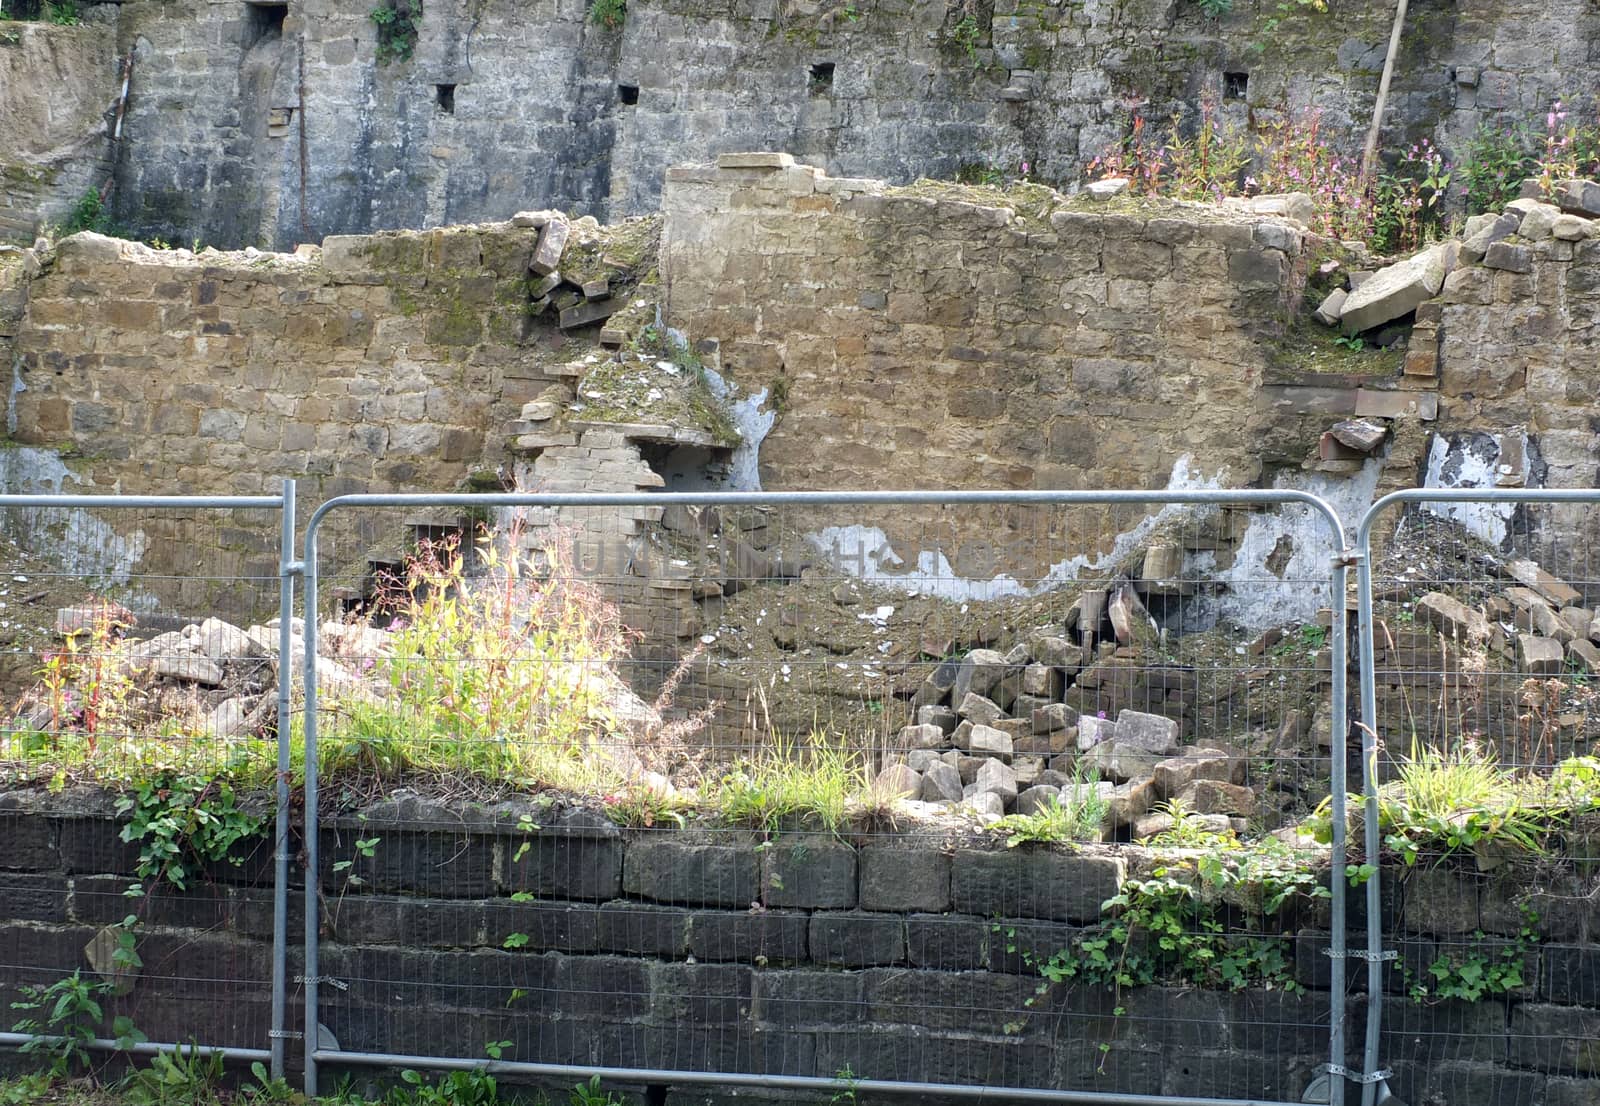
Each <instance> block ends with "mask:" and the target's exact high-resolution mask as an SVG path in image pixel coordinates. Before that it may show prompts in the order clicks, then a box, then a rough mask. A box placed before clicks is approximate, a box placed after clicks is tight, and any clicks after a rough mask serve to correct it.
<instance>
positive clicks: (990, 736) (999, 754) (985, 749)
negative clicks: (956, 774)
mask: <svg viewBox="0 0 1600 1106" xmlns="http://www.w3.org/2000/svg"><path fill="white" fill-rule="evenodd" d="M967 747H968V748H969V749H971V750H972V753H973V755H974V756H987V757H995V758H1001V759H1004V760H1010V759H1011V754H1012V752H1013V751H1014V749H1015V746H1014V744H1013V742H1012V740H1011V735H1010V734H1008V733H1006V732H1005V731H1004V730H997V729H995V728H994V727H993V726H978V725H974V726H973V727H972V733H971V734H969V735H968V737H967Z"/></svg>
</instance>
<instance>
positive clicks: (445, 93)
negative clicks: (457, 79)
mask: <svg viewBox="0 0 1600 1106" xmlns="http://www.w3.org/2000/svg"><path fill="white" fill-rule="evenodd" d="M433 101H434V103H436V104H438V105H439V110H440V111H442V112H444V114H446V115H454V114H455V113H456V86H455V85H453V84H436V85H434V86H433Z"/></svg>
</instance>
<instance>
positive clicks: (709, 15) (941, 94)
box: [0, 0, 1596, 247]
mask: <svg viewBox="0 0 1600 1106" xmlns="http://www.w3.org/2000/svg"><path fill="white" fill-rule="evenodd" d="M588 7H589V5H588V4H586V3H582V2H580V0H539V2H537V3H533V4H527V3H519V2H512V0H473V2H471V3H467V2H465V0H458V2H452V3H437V4H436V3H429V4H427V5H426V6H425V11H424V13H423V15H422V18H421V23H420V27H419V30H418V35H417V39H416V43H415V53H414V56H413V57H412V58H410V59H409V60H394V61H391V62H389V63H388V64H379V63H378V60H377V57H376V41H377V33H376V32H377V28H376V26H375V25H374V23H373V22H372V20H371V19H370V17H369V14H368V9H367V8H366V7H361V6H358V7H355V8H351V7H349V6H341V5H339V4H336V3H332V2H331V0H310V2H308V3H305V4H299V3H297V4H294V5H288V4H275V3H270V2H262V3H251V2H245V0H225V2H222V3H201V2H199V0H179V2H172V0H133V2H130V3H127V4H124V5H121V6H120V8H119V9H118V14H117V16H116V19H117V38H118V46H119V49H123V50H127V49H133V50H134V52H135V54H136V56H137V59H138V63H137V68H136V70H135V79H134V98H133V102H132V104H131V107H130V112H131V113H130V116H129V120H128V135H127V142H126V144H125V146H124V148H123V151H122V156H121V160H120V164H119V172H118V179H119V184H120V188H119V191H118V194H117V212H116V213H117V216H118V218H119V219H120V220H121V221H122V222H123V223H124V224H125V225H127V226H128V227H129V228H130V229H132V230H134V231H135V232H137V233H139V234H142V235H149V234H159V235H161V236H163V237H165V238H167V239H168V240H169V241H176V242H183V243H188V242H191V241H193V240H194V239H196V238H199V239H201V240H203V241H206V242H212V243H215V244H218V245H221V246H225V247H239V246H244V245H266V246H277V247H287V246H290V245H292V244H294V243H296V242H304V241H316V240H318V239H320V238H321V237H322V236H324V235H327V234H333V233H362V232H367V231H371V230H375V229H380V228H386V227H390V228H392V227H406V226H410V227H418V226H428V225H440V224H445V223H451V222H463V221H473V220H481V219H501V218H505V217H507V216H508V215H510V214H511V213H512V212H513V211H516V210H518V209H519V208H526V207H532V206H542V205H545V204H552V203H553V204H558V205H560V206H562V207H565V208H570V209H573V210H576V211H580V212H590V213H593V214H596V215H598V216H601V217H615V216H618V215H623V214H636V213H640V212H644V211H649V210H652V209H653V208H654V207H655V205H656V202H657V199H658V196H659V188H660V181H661V171H662V170H663V169H664V168H665V167H666V166H668V165H672V164H678V163H682V162H686V161H694V160H700V159H703V158H704V157H706V156H707V155H708V154H716V153H720V152H724V151H729V150H738V149H789V150H794V151H796V152H797V153H799V154H801V155H803V156H804V157H805V158H806V159H807V160H809V161H812V162H813V163H815V164H819V165H822V166H825V167H826V168H828V169H829V171H831V172H835V173H838V174H872V175H877V176H884V177H887V178H890V179H894V180H898V181H906V180H910V179H913V178H915V177H917V176H920V175H949V174H951V173H953V172H954V171H955V170H956V169H957V168H959V167H961V166H962V165H966V164H971V165H977V166H996V167H1000V168H1002V169H1005V170H1007V171H1010V172H1016V171H1018V170H1020V169H1021V167H1022V165H1023V164H1024V163H1027V165H1028V166H1029V168H1030V169H1031V170H1032V171H1033V172H1034V173H1036V174H1039V175H1042V176H1044V177H1046V178H1047V179H1070V178H1072V177H1074V176H1075V175H1076V173H1077V171H1078V169H1079V168H1080V167H1081V166H1082V165H1083V164H1084V163H1086V162H1087V161H1089V160H1090V159H1091V158H1093V157H1094V156H1096V155H1097V154H1099V153H1101V152H1102V150H1103V148H1104V147H1105V146H1106V144H1107V143H1109V142H1111V141H1113V140H1115V139H1116V138H1118V137H1119V136H1120V135H1121V134H1122V133H1123V131H1124V128H1125V127H1126V125H1127V120H1128V117H1129V114H1130V112H1131V111H1132V110H1134V109H1135V108H1137V109H1138V110H1140V111H1142V112H1143V113H1144V114H1145V115H1146V116H1147V117H1148V118H1149V119H1151V120H1153V121H1164V120H1165V119H1166V118H1167V117H1168V116H1170V115H1172V114H1174V113H1179V114H1182V115H1184V116H1185V117H1187V118H1188V119H1190V120H1191V121H1192V120H1193V117H1194V114H1195V112H1196V111H1197V105H1198V104H1199V103H1200V102H1201V101H1202V100H1204V99H1209V100H1211V101H1213V102H1215V104H1216V106H1217V110H1218V112H1219V113H1220V114H1221V115H1222V116H1223V117H1224V118H1226V119H1228V120H1229V121H1232V122H1235V123H1238V124H1240V125H1248V126H1255V125H1260V124H1262V123H1266V122H1270V121H1272V120H1274V119H1276V118H1279V117H1280V116H1281V115H1282V114H1283V113H1284V112H1286V111H1305V110H1307V109H1310V108H1315V109H1317V110H1319V111H1321V112H1322V113H1323V116H1324V127H1323V134H1324V135H1325V136H1326V137H1328V138H1330V139H1331V140H1333V141H1335V142H1338V143H1341V144H1343V145H1344V146H1346V147H1347V148H1352V149H1353V148H1355V147H1356V146H1358V145H1359V143H1360V139H1361V136H1362V134H1363V133H1364V130H1365V127H1366V125H1367V122H1368V120H1369V119H1370V114H1371V109H1372V101H1373V97H1374V95H1375V92H1376V88H1377V83H1378V74H1379V71H1380V69H1381V67H1382V62H1383V55H1384V52H1385V50H1386V46H1387V41H1388V36H1389V28H1390V18H1391V11H1390V9H1388V8H1386V7H1384V6H1382V5H1338V4H1334V5H1329V6H1328V10H1327V11H1323V12H1318V11H1316V10H1314V9H1313V8H1312V7H1310V6H1309V5H1290V9H1291V10H1288V11H1285V10H1283V9H1280V8H1279V6H1278V5H1277V4H1276V3H1273V2H1271V0H1257V2H1248V3H1247V2H1239V3H1235V4H1234V5H1233V9H1232V11H1231V12H1229V13H1228V14H1226V15H1224V16H1223V17H1221V18H1220V19H1213V18H1210V17H1207V16H1206V15H1205V14H1204V13H1203V11H1202V9H1201V8H1200V6H1199V5H1196V4H1191V3H1176V2H1172V0H1156V2H1120V0H1119V2H1114V3H1098V4H1087V5H1076V4H1058V3H1053V2H1050V0H998V2H996V3H994V4H992V5H991V4H988V3H982V4H975V5H966V4H957V3H948V4H926V3H912V2H909V0H861V2H858V3H851V4H845V3H843V2H841V0H730V2H726V3H709V4H708V3H706V2H705V0H656V2H650V3H643V4H634V5H632V6H631V7H630V8H629V10H628V12H627V16H626V20H625V21H624V23H623V25H622V27H621V28H620V29H608V28H606V27H603V26H601V25H599V24H596V23H595V22H593V21H591V20H590V19H589V16H588ZM969 19H970V23H968V22H964V21H966V20H969ZM1595 27H1596V23H1595V15H1594V13H1593V12H1592V11H1590V10H1589V7H1588V6H1586V5H1585V4H1583V3H1582V2H1581V0H1560V2H1559V3H1556V4H1553V5H1538V4H1533V3H1531V2H1528V0H1469V2H1468V3H1466V4H1444V3H1442V2H1439V0H1427V2H1423V3H1419V4H1414V5H1412V7H1411V11H1410V15H1409V17H1408V30H1407V33H1406V35H1405V37H1404V39H1403V41H1402V49H1403V53H1402V56H1401V58H1400V59H1399V63H1398V65H1397V67H1396V71H1395V85H1394V93H1393V95H1392V97H1391V103H1390V109H1389V110H1390V126H1389V129H1388V131H1387V133H1386V142H1387V143H1389V144H1391V145H1398V144H1401V143H1403V142H1405V141H1409V140H1413V139H1415V138H1416V137H1418V136H1420V135H1423V134H1432V135H1433V136H1434V137H1435V138H1437V139H1443V140H1447V145H1451V146H1458V145H1459V143H1460V141H1461V140H1462V139H1464V138H1466V137H1467V136H1469V135H1470V134H1471V133H1472V131H1473V130H1474V129H1475V127H1476V125H1477V123H1478V122H1479V120H1480V119H1483V118H1493V117H1495V116H1497V115H1499V114H1501V113H1511V114H1514V115H1516V116H1517V117H1518V118H1520V119H1527V118H1529V117H1530V116H1531V115H1533V114H1537V113H1542V112H1543V110H1544V109H1545V107H1546V106H1547V104H1548V102H1549V100H1550V99H1551V98H1552V97H1554V96H1557V95H1560V94H1562V93H1563V91H1564V90H1573V89H1581V88H1586V87H1592V86H1593V85H1594V84H1595V71H1594V66H1593V63H1592V62H1591V61H1590V60H1589V44H1590V43H1592V42H1593V40H1594V38H1595V35H1596V31H1595ZM0 49H3V48H0ZM302 70H303V80H302ZM110 79H111V78H110V77H107V76H98V77H97V78H96V81H95V83H94V88H95V89H96V90H107V89H108V86H109V81H110ZM97 94H103V93H98V92H97Z"/></svg>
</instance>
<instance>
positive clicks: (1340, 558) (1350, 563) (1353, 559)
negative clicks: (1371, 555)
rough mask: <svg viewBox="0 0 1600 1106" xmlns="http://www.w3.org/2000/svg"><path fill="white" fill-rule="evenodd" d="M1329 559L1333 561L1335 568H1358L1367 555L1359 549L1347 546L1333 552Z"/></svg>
mask: <svg viewBox="0 0 1600 1106" xmlns="http://www.w3.org/2000/svg"><path fill="white" fill-rule="evenodd" d="M1329 559H1330V560H1331V561H1332V562H1333V567H1334V568H1357V567H1359V566H1360V564H1361V562H1362V561H1364V560H1366V559H1367V555H1366V554H1365V553H1363V552H1361V551H1360V550H1359V549H1350V548H1348V547H1346V548H1344V549H1341V550H1339V552H1337V553H1335V554H1333V556H1332V557H1331V558H1329Z"/></svg>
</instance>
